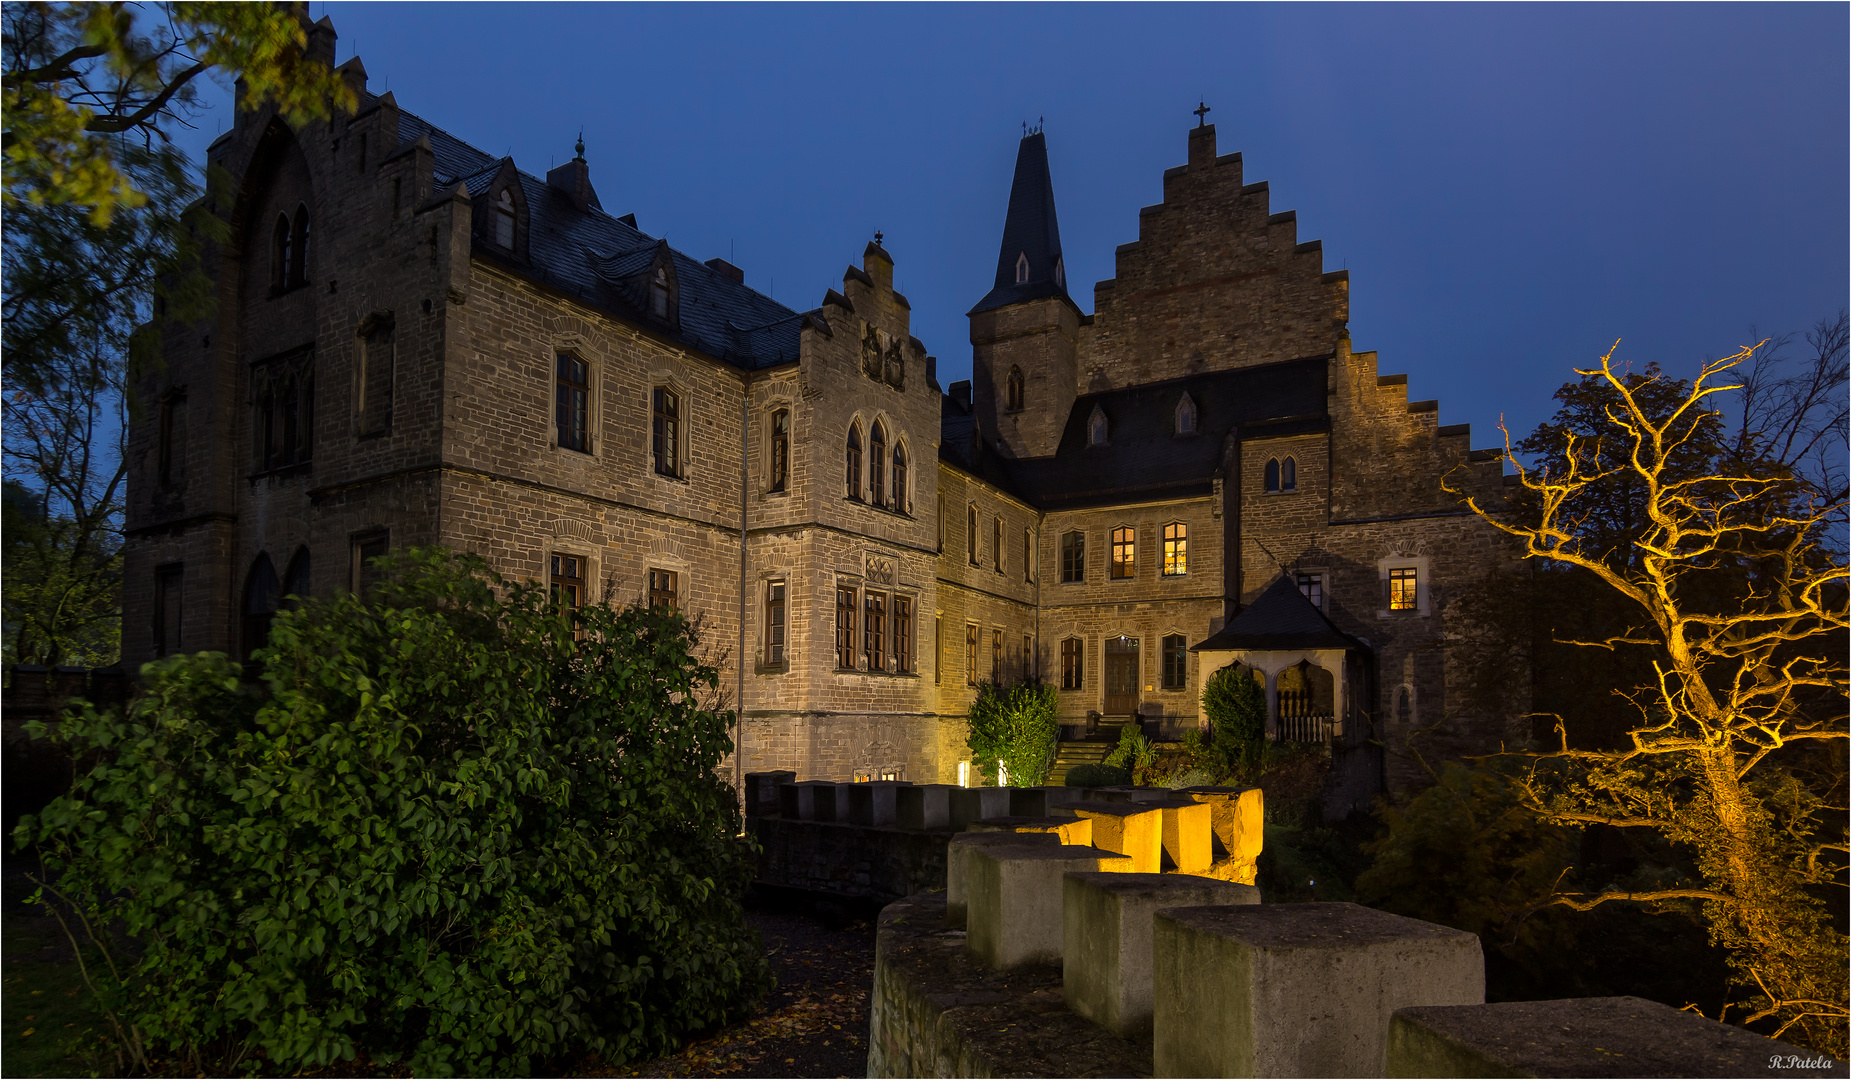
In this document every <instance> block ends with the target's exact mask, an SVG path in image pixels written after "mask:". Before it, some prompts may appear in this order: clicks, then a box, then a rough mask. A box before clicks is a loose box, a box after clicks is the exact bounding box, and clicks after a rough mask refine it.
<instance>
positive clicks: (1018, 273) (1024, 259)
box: [1015, 251, 1028, 285]
mask: <svg viewBox="0 0 1851 1080" xmlns="http://www.w3.org/2000/svg"><path fill="white" fill-rule="evenodd" d="M1027 280H1028V252H1026V251H1024V252H1023V253H1022V254H1020V255H1017V256H1016V257H1015V283H1016V284H1017V285H1020V284H1022V283H1023V282H1025V281H1027Z"/></svg>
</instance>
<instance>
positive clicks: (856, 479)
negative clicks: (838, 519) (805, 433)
mask: <svg viewBox="0 0 1851 1080" xmlns="http://www.w3.org/2000/svg"><path fill="white" fill-rule="evenodd" d="M865 442H866V440H864V439H863V438H862V437H861V417H860V416H859V415H856V416H853V417H851V418H850V419H849V422H848V435H847V436H846V437H845V438H844V439H843V440H842V469H843V472H842V488H843V492H842V497H843V498H845V499H849V500H851V501H853V502H862V501H863V500H862V497H861V492H862V482H861V481H862V472H863V471H864V470H863V469H862V465H863V463H864V462H865V460H866V458H867V451H866V447H865Z"/></svg>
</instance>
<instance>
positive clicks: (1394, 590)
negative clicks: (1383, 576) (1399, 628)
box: [1388, 566, 1420, 611]
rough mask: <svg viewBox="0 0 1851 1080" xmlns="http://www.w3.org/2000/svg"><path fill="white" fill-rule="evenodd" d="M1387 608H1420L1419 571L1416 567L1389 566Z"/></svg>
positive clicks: (1416, 609)
mask: <svg viewBox="0 0 1851 1080" xmlns="http://www.w3.org/2000/svg"><path fill="white" fill-rule="evenodd" d="M1388 610H1390V611H1418V610H1420V572H1419V570H1418V569H1417V568H1416V567H1412V566H1395V567H1390V568H1389V571H1388Z"/></svg>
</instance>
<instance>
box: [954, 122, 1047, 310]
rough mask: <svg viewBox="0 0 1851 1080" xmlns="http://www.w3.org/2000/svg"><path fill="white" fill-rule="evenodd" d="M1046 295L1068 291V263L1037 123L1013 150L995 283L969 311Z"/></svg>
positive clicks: (1045, 147)
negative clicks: (1063, 256)
mask: <svg viewBox="0 0 1851 1080" xmlns="http://www.w3.org/2000/svg"><path fill="white" fill-rule="evenodd" d="M1044 296H1061V297H1065V296H1067V267H1066V264H1065V263H1064V262H1063V261H1062V260H1061V253H1060V223H1059V222H1058V221H1057V220H1056V219H1055V216H1054V180H1053V177H1052V176H1051V175H1050V174H1049V172H1048V140H1047V136H1046V135H1045V134H1043V133H1042V131H1041V129H1040V128H1039V127H1036V128H1034V129H1032V130H1031V131H1030V132H1029V134H1027V135H1025V136H1024V137H1023V139H1022V143H1021V146H1020V147H1018V148H1017V150H1016V158H1015V183H1014V184H1013V185H1011V186H1010V188H1009V216H1008V218H1007V219H1006V220H1005V221H1004V222H1003V246H1002V250H1001V251H1000V252H999V253H998V254H997V257H996V285H995V287H994V288H992V289H991V290H990V291H989V293H988V294H987V295H986V296H984V298H983V299H982V300H979V301H978V302H977V306H976V307H974V308H972V309H971V313H972V314H976V313H977V312H979V311H989V310H990V309H992V308H999V307H1003V306H1004V305H1006V304H1013V303H1017V302H1019V301H1023V300H1034V299H1038V298H1040V297H1044ZM1069 302H1071V300H1069Z"/></svg>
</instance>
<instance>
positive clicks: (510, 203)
mask: <svg viewBox="0 0 1851 1080" xmlns="http://www.w3.org/2000/svg"><path fill="white" fill-rule="evenodd" d="M495 246H496V247H498V248H501V249H502V250H503V251H506V252H508V253H509V254H510V255H511V254H513V253H514V189H513V188H511V187H503V188H502V189H501V194H499V195H497V196H496V197H495Z"/></svg>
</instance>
